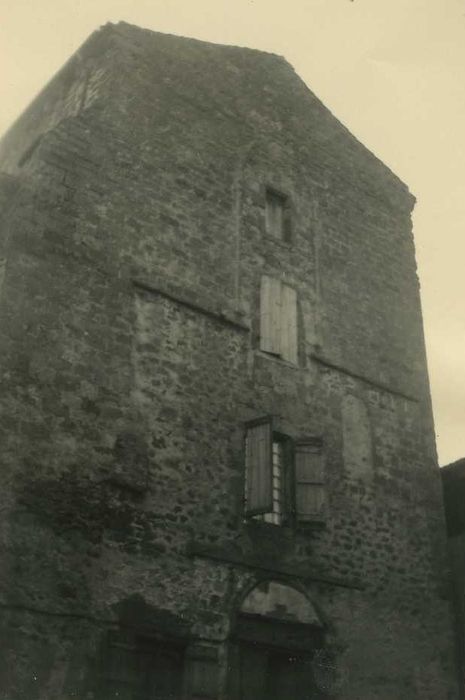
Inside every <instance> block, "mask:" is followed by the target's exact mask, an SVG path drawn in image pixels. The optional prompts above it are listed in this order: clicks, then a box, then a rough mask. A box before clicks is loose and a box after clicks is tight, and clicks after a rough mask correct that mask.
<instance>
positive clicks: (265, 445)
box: [245, 418, 273, 515]
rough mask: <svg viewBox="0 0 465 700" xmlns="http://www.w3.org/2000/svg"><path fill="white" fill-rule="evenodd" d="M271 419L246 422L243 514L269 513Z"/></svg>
mask: <svg viewBox="0 0 465 700" xmlns="http://www.w3.org/2000/svg"><path fill="white" fill-rule="evenodd" d="M272 440H273V431H272V424H271V418H264V419H263V420H261V421H259V422H258V421H257V422H254V423H250V424H249V425H248V426H247V432H246V438H245V485H246V490H245V498H246V503H245V512H246V515H257V514H258V513H270V512H271V511H272V509H273V475H272Z"/></svg>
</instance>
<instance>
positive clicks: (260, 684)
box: [228, 580, 327, 700]
mask: <svg viewBox="0 0 465 700" xmlns="http://www.w3.org/2000/svg"><path fill="white" fill-rule="evenodd" d="M323 645H324V628H323V625H322V622H321V620H320V618H319V616H318V614H317V612H316V610H315V608H314V606H313V604H312V603H311V601H310V600H309V599H308V598H307V596H306V595H304V594H303V593H302V592H301V591H299V590H297V589H296V588H293V587H292V586H289V585H288V584H286V583H283V582H280V581H273V580H268V581H263V582H261V583H259V584H257V585H256V586H255V587H254V588H253V589H252V590H250V591H249V593H248V594H247V595H246V596H245V598H244V599H243V601H242V603H241V605H240V607H239V610H238V613H237V616H236V621H235V626H234V630H233V634H232V639H231V648H230V664H229V667H230V668H229V670H230V674H229V678H230V682H229V692H228V698H230V699H231V700H290V699H292V700H294V699H295V700H316V699H319V698H325V697H327V696H326V695H325V694H324V693H323V691H322V690H321V689H320V688H318V686H317V683H316V682H315V677H314V672H313V667H312V660H313V657H314V655H315V653H316V652H317V651H318V650H320V649H322V648H323Z"/></svg>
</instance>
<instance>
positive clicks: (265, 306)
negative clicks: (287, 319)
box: [260, 275, 281, 355]
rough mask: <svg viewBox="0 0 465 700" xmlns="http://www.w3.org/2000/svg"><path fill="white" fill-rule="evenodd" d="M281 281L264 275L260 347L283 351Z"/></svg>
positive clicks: (278, 351) (261, 297)
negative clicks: (281, 339)
mask: <svg viewBox="0 0 465 700" xmlns="http://www.w3.org/2000/svg"><path fill="white" fill-rule="evenodd" d="M280 337H281V282H280V280H277V279H274V278H273V277H268V276H266V275H263V277H262V279H261V284H260V349H261V350H264V351H265V352H270V353H273V354H275V355H279V354H280V352H281V342H280Z"/></svg>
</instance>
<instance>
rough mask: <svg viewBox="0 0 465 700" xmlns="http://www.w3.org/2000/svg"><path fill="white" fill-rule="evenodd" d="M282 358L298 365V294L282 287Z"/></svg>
mask: <svg viewBox="0 0 465 700" xmlns="http://www.w3.org/2000/svg"><path fill="white" fill-rule="evenodd" d="M281 356H282V358H283V360H287V361H288V362H292V363H293V364H297V293H296V291H295V289H292V287H288V286H287V285H286V284H283V285H282V287H281Z"/></svg>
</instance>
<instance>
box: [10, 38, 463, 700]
mask: <svg viewBox="0 0 465 700" xmlns="http://www.w3.org/2000/svg"><path fill="white" fill-rule="evenodd" d="M39 113H40V115H41V116H40V118H38V117H37V114H39ZM32 125H34V126H32ZM25 134H27V139H26V136H25ZM38 139H39V140H38ZM26 141H27V142H28V143H29V142H30V144H35V145H34V147H33V148H32V149H31V148H30V147H29V150H27V148H26V150H24V148H20V147H19V145H18V144H20V143H21V144H26ZM0 154H1V157H2V162H3V167H4V170H5V172H6V173H8V174H9V182H11V180H12V179H13V180H14V181H15V182H19V183H20V184H19V185H18V186H17V187H16V189H15V194H14V195H13V194H12V195H11V197H12V198H13V199H12V200H11V206H10V207H9V209H8V211H7V213H6V214H5V217H4V226H3V229H2V235H3V236H4V241H3V244H4V249H5V257H6V260H7V263H6V274H5V280H4V284H3V289H2V297H1V302H0V317H1V324H2V329H3V332H2V334H1V338H0V343H1V357H2V371H1V382H2V387H1V393H0V396H1V402H2V416H3V417H2V422H1V428H0V429H1V441H0V445H1V447H0V449H1V454H2V472H1V475H0V479H1V488H2V493H3V494H5V498H4V501H3V506H2V511H3V514H2V517H3V518H4V520H3V522H4V523H5V525H4V527H3V533H4V536H3V549H4V555H3V556H4V564H3V565H2V570H3V571H4V572H5V574H6V575H4V576H3V577H2V584H1V594H2V605H3V606H5V609H6V610H7V611H8V612H7V615H6V616H5V618H4V634H5V642H4V644H5V647H4V648H5V649H6V653H5V655H4V657H3V661H4V667H5V668H4V673H5V674H6V679H7V680H6V681H4V682H3V687H5V688H6V689H8V690H7V692H8V693H9V695H7V697H8V698H10V697H11V698H12V699H13V698H14V699H15V700H16V698H28V700H34V699H35V698H37V699H39V698H41V699H42V698H43V699H44V700H45V698H47V700H48V699H50V700H53V698H57V699H58V698H60V699H61V698H64V697H84V696H85V693H86V692H88V691H89V688H92V674H93V670H92V669H93V663H94V661H93V659H95V656H96V655H98V649H99V648H100V646H99V645H101V643H102V638H103V636H104V632H105V630H106V629H108V628H116V627H117V626H118V625H122V626H125V625H126V626H127V625H129V626H131V625H135V624H136V623H135V622H134V620H137V619H138V616H139V618H140V619H143V620H145V622H144V624H145V625H146V626H147V625H149V626H150V625H151V626H152V627H153V629H155V630H156V631H157V632H158V633H159V634H162V633H163V634H168V635H171V636H173V637H175V638H177V639H180V640H183V643H185V644H186V645H187V647H188V648H189V649H190V648H192V645H194V647H195V645H196V644H198V642H199V640H203V641H204V642H205V640H206V642H207V645H210V646H211V647H212V648H216V647H218V649H219V652H218V653H219V654H220V656H219V658H220V662H219V664H218V667H219V668H220V669H222V671H221V672H220V673H219V675H218V678H217V680H216V681H215V683H214V684H213V690H212V689H210V690H209V691H208V692H209V693H210V694H209V697H215V696H216V695H215V693H216V694H218V693H219V694H220V695H219V696H220V697H227V693H228V691H227V689H226V688H227V681H226V673H225V669H226V666H227V649H228V646H227V640H228V637H229V635H230V632H231V629H232V627H233V625H234V620H235V614H236V612H237V611H238V610H239V607H240V601H241V600H242V597H243V596H244V595H245V594H246V593H247V592H248V591H249V590H250V589H251V587H252V586H253V584H254V583H256V582H257V581H260V580H263V579H265V578H267V579H270V580H272V579H277V580H280V581H283V582H287V583H290V584H293V585H296V586H298V587H299V590H301V591H302V592H305V594H306V595H307V596H308V597H309V599H310V600H311V601H312V603H313V605H314V606H315V608H316V609H317V610H318V612H319V614H320V618H321V620H322V621H323V622H322V624H323V625H324V628H325V633H326V635H327V637H329V638H331V639H334V640H335V643H336V646H337V647H338V649H339V650H340V653H341V654H342V656H343V657H344V664H345V666H346V667H347V668H348V675H347V679H346V681H345V685H344V688H343V690H340V692H341V697H342V696H343V697H345V698H348V699H350V700H355V699H356V698H357V699H360V700H366V699H368V698H371V697H373V698H375V697H376V698H377V699H378V700H392V699H393V698H396V700H403V699H404V698H405V700H407V698H408V700H411V699H412V698H421V699H422V700H426V699H427V698H430V699H431V700H433V699H434V700H438V699H439V698H444V700H445V699H446V698H455V697H456V686H455V680H454V675H453V668H452V665H453V642H452V632H451V620H450V612H449V605H450V603H449V599H448V590H447V585H448V579H447V569H446V567H445V564H444V559H443V557H444V546H445V535H444V523H443V509H442V500H441V489H440V479H439V473H438V469H437V463H436V455H435V448H434V432H433V429H432V417H431V408H430V399H429V389H428V382H427V374H426V364H425V353H424V344H423V334H422V327H421V314H420V307H419V293H418V281H417V278H416V273H415V261H414V250H413V240H412V234H411V222H410V212H411V208H412V206H413V198H412V197H411V195H410V194H409V193H408V191H407V189H406V188H405V186H404V185H403V184H402V183H400V182H399V181H398V180H397V178H396V177H395V176H394V175H393V174H392V173H390V172H389V171H388V169H387V168H386V167H385V166H383V165H382V164H381V163H380V162H379V161H378V160H377V159H376V158H375V157H374V156H373V155H372V154H371V153H369V152H368V151H367V150H366V149H365V148H364V147H363V146H362V145H361V144H360V143H358V142H357V141H356V139H355V138H354V137H352V136H351V135H350V134H349V133H348V132H347V130H346V129H345V128H344V127H343V126H342V125H341V124H339V122H337V120H336V119H335V118H334V117H333V116H332V115H331V114H330V113H329V112H328V111H327V110H326V109H325V108H324V107H323V105H322V104H321V103H320V102H319V101H318V100H317V98H316V97H314V96H313V95H312V94H311V93H310V92H309V91H308V89H307V88H306V87H305V85H304V84H303V83H302V82H301V81H300V80H299V79H298V77H297V76H295V74H294V73H293V71H292V69H291V68H290V66H289V65H288V64H287V63H286V62H285V61H284V60H283V59H281V58H279V57H276V56H273V55H271V54H264V53H259V52H256V51H252V50H248V49H238V48H233V47H218V46H214V45H210V44H205V43H202V42H196V41H193V40H185V39H180V38H177V37H171V36H165V35H159V34H154V33H152V32H147V31H143V30H139V29H136V28H133V27H130V26H128V25H125V24H120V25H116V26H112V25H107V26H106V27H105V28H103V29H102V30H101V31H100V32H99V33H97V34H96V35H93V37H92V38H91V39H90V40H89V41H88V42H87V44H86V45H84V47H83V49H82V50H81V51H80V52H79V53H78V54H77V55H76V56H75V57H74V58H72V59H71V60H70V62H69V63H68V64H67V67H66V68H65V69H64V72H63V73H60V74H58V76H57V77H56V78H55V79H54V81H52V83H51V84H50V85H49V87H48V88H47V89H46V90H45V92H44V93H43V94H42V95H41V96H40V97H39V98H38V101H36V102H35V103H34V104H33V105H32V107H31V109H30V111H29V112H26V114H25V115H23V117H22V118H21V119H20V120H19V121H18V122H17V125H16V126H14V127H13V129H12V131H11V132H10V133H9V134H7V135H6V137H5V139H4V142H3V145H2V148H1V150H0ZM267 186H269V187H273V188H274V189H276V190H278V191H279V192H282V193H284V194H285V195H286V196H287V197H288V198H289V201H290V203H291V207H292V238H291V241H290V242H284V241H278V240H276V239H273V238H270V237H268V236H267V235H266V233H265V209H264V207H265V189H266V187H267ZM8 199H9V201H10V198H8ZM262 274H266V275H270V276H277V277H279V278H280V279H282V280H283V281H285V282H286V283H287V284H289V285H291V286H292V287H293V288H294V289H296V290H297V294H298V319H299V321H298V323H299V328H298V338H299V349H298V356H299V362H298V365H297V366H296V365H292V364H290V363H285V362H283V361H280V360H279V359H277V358H274V357H272V356H270V355H267V354H266V353H263V352H261V351H260V350H259V343H258V330H259V289H260V277H261V275H262ZM349 396H351V397H355V398H354V400H355V401H356V402H358V403H359V405H360V406H361V407H362V408H361V409H360V410H361V411H362V413H363V415H364V416H365V419H364V420H363V421H362V422H361V430H363V435H359V436H356V437H355V443H353V442H352V439H353V438H354V436H353V431H354V430H356V422H354V421H352V427H350V426H349V429H348V427H347V420H349V422H350V419H348V418H347V411H346V412H345V413H344V408H343V407H344V405H347V400H348V399H347V397H349ZM349 413H350V411H349ZM267 414H272V415H273V416H274V417H275V424H276V427H277V429H278V430H279V431H280V432H281V433H283V434H285V435H288V436H289V437H291V438H295V439H297V438H301V437H308V436H318V437H321V438H322V440H323V445H324V454H325V465H326V488H327V496H328V512H327V519H326V522H325V523H324V525H321V524H320V525H319V526H318V527H316V526H313V525H311V524H307V525H300V526H296V527H294V528H288V527H283V528H280V527H276V526H272V525H267V524H266V523H258V522H245V521H244V514H243V492H244V447H243V437H244V423H245V422H246V421H249V420H252V419H254V418H257V417H260V416H263V415H267ZM344 415H346V422H345V427H344V423H343V416H344ZM344 439H345V441H346V443H345V444H344ZM357 440H359V442H358V443H357ZM367 441H369V442H370V443H371V447H370V452H369V453H368V452H367V450H366V449H365V448H366V444H367ZM354 444H355V445H357V444H359V445H361V446H362V448H363V449H362V452H363V455H364V457H363V459H366V460H367V461H368V463H365V462H364V463H363V468H360V469H356V468H354V459H355V458H354V456H353V449H352V448H353V447H354ZM351 450H352V452H350V451H351ZM349 453H350V455H351V456H350V458H349V459H347V455H348V454H349ZM344 455H345V456H346V460H345V459H344ZM368 457H369V458H368ZM241 596H242V597H241ZM128 611H129V612H128ZM147 621H149V622H147ZM215 653H216V652H215ZM215 684H216V685H215Z"/></svg>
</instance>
